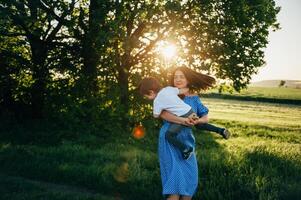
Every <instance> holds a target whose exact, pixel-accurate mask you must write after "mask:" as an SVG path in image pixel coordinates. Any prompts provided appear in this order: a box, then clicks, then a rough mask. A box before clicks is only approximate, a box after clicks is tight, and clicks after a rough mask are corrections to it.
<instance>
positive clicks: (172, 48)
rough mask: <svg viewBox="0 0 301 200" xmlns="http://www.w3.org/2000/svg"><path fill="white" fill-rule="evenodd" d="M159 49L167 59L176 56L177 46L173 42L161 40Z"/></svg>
mask: <svg viewBox="0 0 301 200" xmlns="http://www.w3.org/2000/svg"><path fill="white" fill-rule="evenodd" d="M157 49H158V52H159V53H160V54H161V55H163V57H164V58H165V59H168V60H171V59H172V58H174V57H176V54H177V47H176V45H174V44H172V43H169V42H166V41H161V42H159V44H158V48H157Z"/></svg>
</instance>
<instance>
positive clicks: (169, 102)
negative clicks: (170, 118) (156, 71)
mask: <svg viewBox="0 0 301 200" xmlns="http://www.w3.org/2000/svg"><path fill="white" fill-rule="evenodd" d="M138 88H139V91H140V94H141V95H143V96H144V97H146V98H147V99H149V100H153V115H154V117H156V118H157V117H159V116H160V114H161V112H162V111H163V110H166V111H168V112H170V113H172V114H174V115H176V116H179V117H185V118H188V119H192V120H196V119H198V117H197V115H196V114H195V113H194V112H193V111H192V109H191V107H190V106H189V105H187V104H186V103H184V101H183V100H182V99H180V97H179V96H178V95H179V94H184V93H186V92H187V91H188V90H189V89H188V88H183V89H178V88H176V87H170V86H168V87H165V88H161V85H160V83H159V81H158V80H157V79H155V78H153V77H150V78H145V79H143V80H142V81H141V82H140V84H139V86H138ZM183 127H184V125H181V124H175V123H171V124H170V126H169V128H168V130H167V132H166V139H167V141H168V142H170V143H171V144H172V145H174V146H175V147H177V148H178V149H179V150H180V151H181V154H182V157H183V158H184V159H185V160H187V159H188V158H189V157H190V156H191V154H192V152H193V148H192V147H190V146H187V145H185V144H184V143H183V142H181V141H180V140H179V139H178V138H177V135H178V133H179V132H180V131H181V129H182V128H183Z"/></svg>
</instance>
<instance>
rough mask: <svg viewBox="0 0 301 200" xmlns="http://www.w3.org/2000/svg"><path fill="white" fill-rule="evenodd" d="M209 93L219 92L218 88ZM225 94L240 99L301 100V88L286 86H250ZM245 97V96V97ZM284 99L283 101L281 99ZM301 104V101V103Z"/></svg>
mask: <svg viewBox="0 0 301 200" xmlns="http://www.w3.org/2000/svg"><path fill="white" fill-rule="evenodd" d="M208 93H211V94H218V91H217V89H212V90H209V91H208ZM223 95H225V96H227V95H229V97H232V98H235V97H238V99H246V98H249V99H250V100H252V99H253V100H254V99H260V100H265V99H270V100H271V102H274V101H275V102H277V100H278V101H279V102H284V103H285V100H288V101H299V102H300V101H301V89H296V88H285V87H281V88H279V87H252V86H250V87H248V88H247V89H243V90H242V91H241V92H240V93H238V92H234V93H232V94H230V93H228V92H223ZM243 97H245V98H243ZM280 100H282V101H280ZM299 105H301V103H299Z"/></svg>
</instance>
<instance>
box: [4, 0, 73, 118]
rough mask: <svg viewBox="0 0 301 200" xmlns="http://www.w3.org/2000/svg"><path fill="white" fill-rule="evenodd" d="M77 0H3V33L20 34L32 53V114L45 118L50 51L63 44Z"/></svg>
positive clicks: (30, 61) (8, 36)
mask: <svg viewBox="0 0 301 200" xmlns="http://www.w3.org/2000/svg"><path fill="white" fill-rule="evenodd" d="M74 6H75V0H72V1H70V2H66V1H55V2H53V1H49V0H27V1H19V0H16V1H8V0H5V1H2V2H1V4H0V16H1V19H2V20H1V23H2V24H3V25H4V27H3V26H2V28H1V34H2V35H4V36H5V37H7V38H11V37H18V38H19V39H20V40H22V41H23V42H24V43H26V46H27V50H28V51H29V52H30V53H29V58H24V59H28V61H29V63H27V65H28V66H29V71H28V72H27V73H29V74H30V76H31V78H32V84H31V86H30V87H31V88H30V98H31V99H30V104H31V107H32V116H33V117H35V118H40V117H43V109H44V101H45V93H46V87H47V83H48V81H49V79H50V71H49V70H50V67H51V64H52V62H53V61H54V60H56V59H55V58H54V57H49V54H50V52H51V51H53V50H54V49H56V48H59V47H60V46H64V45H65V44H66V42H62V41H63V40H64V39H68V37H69V36H68V33H66V30H64V28H65V27H64V26H66V25H67V24H68V22H69V21H68V20H67V18H68V17H69V18H70V14H71V13H72V12H73V9H74Z"/></svg>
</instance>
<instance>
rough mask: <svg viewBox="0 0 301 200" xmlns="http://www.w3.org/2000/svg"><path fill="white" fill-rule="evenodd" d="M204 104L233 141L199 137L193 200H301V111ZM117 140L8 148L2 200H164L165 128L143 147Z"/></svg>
mask: <svg viewBox="0 0 301 200" xmlns="http://www.w3.org/2000/svg"><path fill="white" fill-rule="evenodd" d="M203 102H204V103H205V104H206V105H208V107H209V109H210V116H211V122H212V123H214V124H216V125H220V126H224V127H227V128H228V129H229V130H230V131H231V132H232V137H231V138H230V139H229V140H224V139H222V137H220V136H218V135H216V134H213V133H208V132H201V131H197V130H194V133H195V137H196V141H197V159H198V165H199V188H198V191H197V193H196V195H195V198H194V199H248V200H249V199H250V200H251V199H262V200H266V199H271V200H272V199H273V200H274V199H298V198H299V197H300V196H301V188H300V185H301V134H300V133H301V124H300V121H301V107H300V106H293V105H280V104H279V105H278V104H268V103H258V102H243V101H233V100H221V99H203ZM112 134H114V137H110V138H107V139H103V138H100V137H98V136H96V135H94V136H93V135H89V134H84V133H83V134H82V137H80V138H79V139H77V140H72V141H70V140H69V141H63V142H61V143H60V144H58V145H55V146H52V145H35V144H26V145H25V144H18V143H9V142H7V141H6V142H2V143H1V144H0V163H1V165H0V175H1V176H0V193H1V194H2V196H1V197H0V198H2V199H146V200H147V199H162V195H161V180H160V174H159V173H160V171H159V163H158V157H157V144H158V143H157V139H158V128H156V127H155V128H150V127H147V135H146V137H144V138H142V139H140V140H137V139H135V138H133V137H132V136H131V133H120V136H118V133H117V134H116V133H114V130H112ZM32 181H34V182H32ZM38 183H41V184H38ZM49 184H54V185H56V186H57V187H54V186H53V185H49ZM39 185H40V186H39ZM41 185H42V186H41ZM66 186H67V189H63V190H62V189H61V188H66ZM73 188H77V189H80V191H79V192H78V193H75V192H74V191H75V190H76V189H73ZM15 191H19V193H20V195H15Z"/></svg>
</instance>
